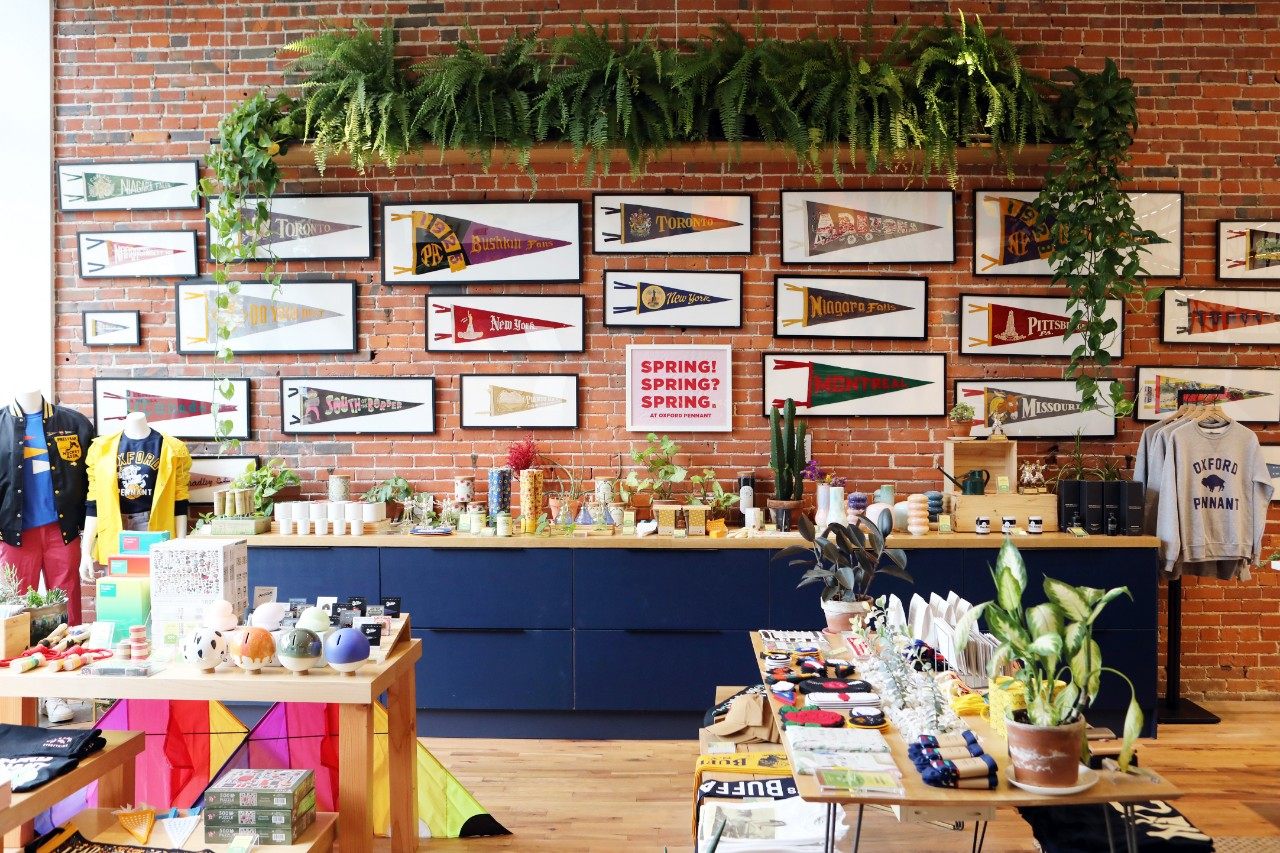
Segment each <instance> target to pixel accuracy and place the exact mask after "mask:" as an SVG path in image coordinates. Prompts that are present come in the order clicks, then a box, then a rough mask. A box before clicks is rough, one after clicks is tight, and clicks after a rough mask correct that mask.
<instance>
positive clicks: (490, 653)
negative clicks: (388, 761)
mask: <svg viewBox="0 0 1280 853" xmlns="http://www.w3.org/2000/svg"><path fill="white" fill-rule="evenodd" d="M412 633H413V636H414V637H415V638H417V639H419V640H422V658H421V659H420V660H419V661H418V667H417V690H418V707H419V708H442V709H447V710H488V711H496V710H501V711H568V710H570V709H572V708H573V635H572V633H571V632H570V631H443V630H418V629H416V628H415V629H414V630H413V632H412Z"/></svg>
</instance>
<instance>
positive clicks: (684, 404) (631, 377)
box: [627, 344, 733, 432]
mask: <svg viewBox="0 0 1280 853" xmlns="http://www.w3.org/2000/svg"><path fill="white" fill-rule="evenodd" d="M732 430H733V347H732V346H729V345H721V344H705V345H704V344H631V345H629V346H628V347H627V431H628V432H732Z"/></svg>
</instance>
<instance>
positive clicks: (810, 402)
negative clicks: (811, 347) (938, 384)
mask: <svg viewBox="0 0 1280 853" xmlns="http://www.w3.org/2000/svg"><path fill="white" fill-rule="evenodd" d="M772 367H773V369H774V370H797V369H798V370H805V371H807V376H806V382H805V387H806V390H807V392H808V397H807V398H806V399H805V400H803V401H801V400H796V404H797V405H801V406H805V407H806V408H811V409H812V408H817V407H818V406H830V405H833V404H835V403H845V402H848V401H850V400H862V399H865V398H867V397H876V396H879V395H881V394H892V393H893V392H894V391H906V390H908V389H911V388H919V387H920V386H922V385H932V384H933V383H932V381H931V380H928V379H911V378H909V377H906V376H893V375H892V374H888V373H874V372H872V371H869V370H858V369H857V368H853V367H840V366H838V365H834V364H825V363H823V362H821V361H796V360H793V359H784V358H779V359H778V360H777V361H775V362H774V363H773V365H772ZM774 405H776V406H780V405H782V401H781V400H775V401H774Z"/></svg>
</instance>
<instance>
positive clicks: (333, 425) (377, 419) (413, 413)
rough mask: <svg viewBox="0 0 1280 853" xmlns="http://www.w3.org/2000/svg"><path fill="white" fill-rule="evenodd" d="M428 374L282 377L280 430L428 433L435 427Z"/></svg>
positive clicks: (432, 384) (302, 432) (432, 383)
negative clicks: (366, 376)
mask: <svg viewBox="0 0 1280 853" xmlns="http://www.w3.org/2000/svg"><path fill="white" fill-rule="evenodd" d="M435 386H436V381H435V380H434V379H431V378H429V377H416V376H414V377H395V378H372V377H370V378H367V379H366V378H361V377H356V376H345V377H337V378H331V377H328V376H316V377H310V376H282V377H281V378H280V413H281V418H282V420H283V423H282V424H281V427H280V429H281V432H284V433H286V434H288V435H306V434H310V433H321V434H325V435H372V434H388V435H426V434H429V433H433V432H435V431H436V417H435Z"/></svg>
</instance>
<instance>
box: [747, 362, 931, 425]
mask: <svg viewBox="0 0 1280 853" xmlns="http://www.w3.org/2000/svg"><path fill="white" fill-rule="evenodd" d="M770 356H776V357H783V358H812V357H815V356H816V357H819V358H850V357H857V358H886V357H906V358H915V359H922V360H923V359H928V360H936V361H937V362H939V363H940V364H941V366H942V369H941V371H940V373H939V377H938V382H937V385H938V391H939V393H938V408H937V410H936V411H933V410H931V411H928V412H911V413H908V414H899V413H897V412H892V411H890V412H869V413H856V412H814V411H811V410H810V409H809V407H808V406H804V407H803V409H804V412H803V417H806V418H883V417H892V418H935V417H941V416H942V415H945V414H946V413H947V356H946V355H945V354H943V353H934V352H843V351H840V352H837V351H835V350H766V351H765V352H762V353H760V377H761V391H762V393H761V398H762V399H761V402H762V404H763V407H764V412H763V413H762V416H763V417H766V418H767V417H768V416H769V393H768V387H769V383H768V367H769V357H770ZM796 405H797V411H796V414H797V415H800V414H801V413H800V408H801V406H800V403H799V401H797V404H796Z"/></svg>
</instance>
